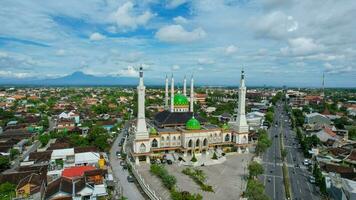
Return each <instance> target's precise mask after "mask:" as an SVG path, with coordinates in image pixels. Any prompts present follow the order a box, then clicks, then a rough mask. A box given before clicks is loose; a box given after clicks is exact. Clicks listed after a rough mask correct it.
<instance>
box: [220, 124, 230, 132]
mask: <svg viewBox="0 0 356 200" xmlns="http://www.w3.org/2000/svg"><path fill="white" fill-rule="evenodd" d="M221 128H222V129H223V130H228V129H229V128H230V126H229V125H228V124H226V123H224V124H223V125H222V127H221Z"/></svg>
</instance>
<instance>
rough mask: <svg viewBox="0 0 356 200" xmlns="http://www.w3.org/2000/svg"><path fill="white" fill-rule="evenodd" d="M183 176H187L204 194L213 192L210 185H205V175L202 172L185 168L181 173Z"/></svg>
mask: <svg viewBox="0 0 356 200" xmlns="http://www.w3.org/2000/svg"><path fill="white" fill-rule="evenodd" d="M182 173H183V174H185V175H188V176H189V177H190V178H191V179H193V180H194V182H195V183H196V184H198V185H199V186H200V189H202V190H203V191H206V192H214V190H213V187H212V186H211V185H207V184H205V183H204V182H205V180H206V175H205V174H204V172H203V170H200V169H191V168H185V169H183V171H182Z"/></svg>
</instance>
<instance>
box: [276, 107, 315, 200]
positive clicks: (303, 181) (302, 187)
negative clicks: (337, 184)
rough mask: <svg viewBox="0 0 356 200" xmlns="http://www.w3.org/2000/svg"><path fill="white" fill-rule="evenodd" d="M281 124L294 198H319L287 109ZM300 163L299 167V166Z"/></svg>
mask: <svg viewBox="0 0 356 200" xmlns="http://www.w3.org/2000/svg"><path fill="white" fill-rule="evenodd" d="M281 119H282V120H284V121H283V123H282V124H281V126H282V128H283V131H284V135H285V138H284V146H285V149H286V150H287V157H286V158H287V166H288V171H289V178H290V183H291V188H292V197H293V199H306V200H317V199H320V195H319V194H318V192H317V191H316V187H315V186H314V184H312V183H310V182H309V177H310V176H311V175H312V174H311V173H310V172H309V171H308V169H307V167H306V166H304V165H303V161H304V159H305V158H304V156H303V153H302V151H301V150H300V149H299V142H298V139H297V137H296V134H295V133H294V131H292V130H291V126H290V123H289V122H288V121H289V118H288V116H287V114H286V113H285V111H283V117H281ZM297 165H299V167H297Z"/></svg>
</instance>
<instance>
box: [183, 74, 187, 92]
mask: <svg viewBox="0 0 356 200" xmlns="http://www.w3.org/2000/svg"><path fill="white" fill-rule="evenodd" d="M183 95H184V96H187V79H186V78H185V76H184V81H183Z"/></svg>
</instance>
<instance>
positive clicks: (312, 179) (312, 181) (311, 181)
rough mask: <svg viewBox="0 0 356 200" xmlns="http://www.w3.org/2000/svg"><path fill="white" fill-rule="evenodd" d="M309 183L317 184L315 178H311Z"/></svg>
mask: <svg viewBox="0 0 356 200" xmlns="http://www.w3.org/2000/svg"><path fill="white" fill-rule="evenodd" d="M309 182H310V183H312V184H314V183H315V178H314V176H309Z"/></svg>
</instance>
